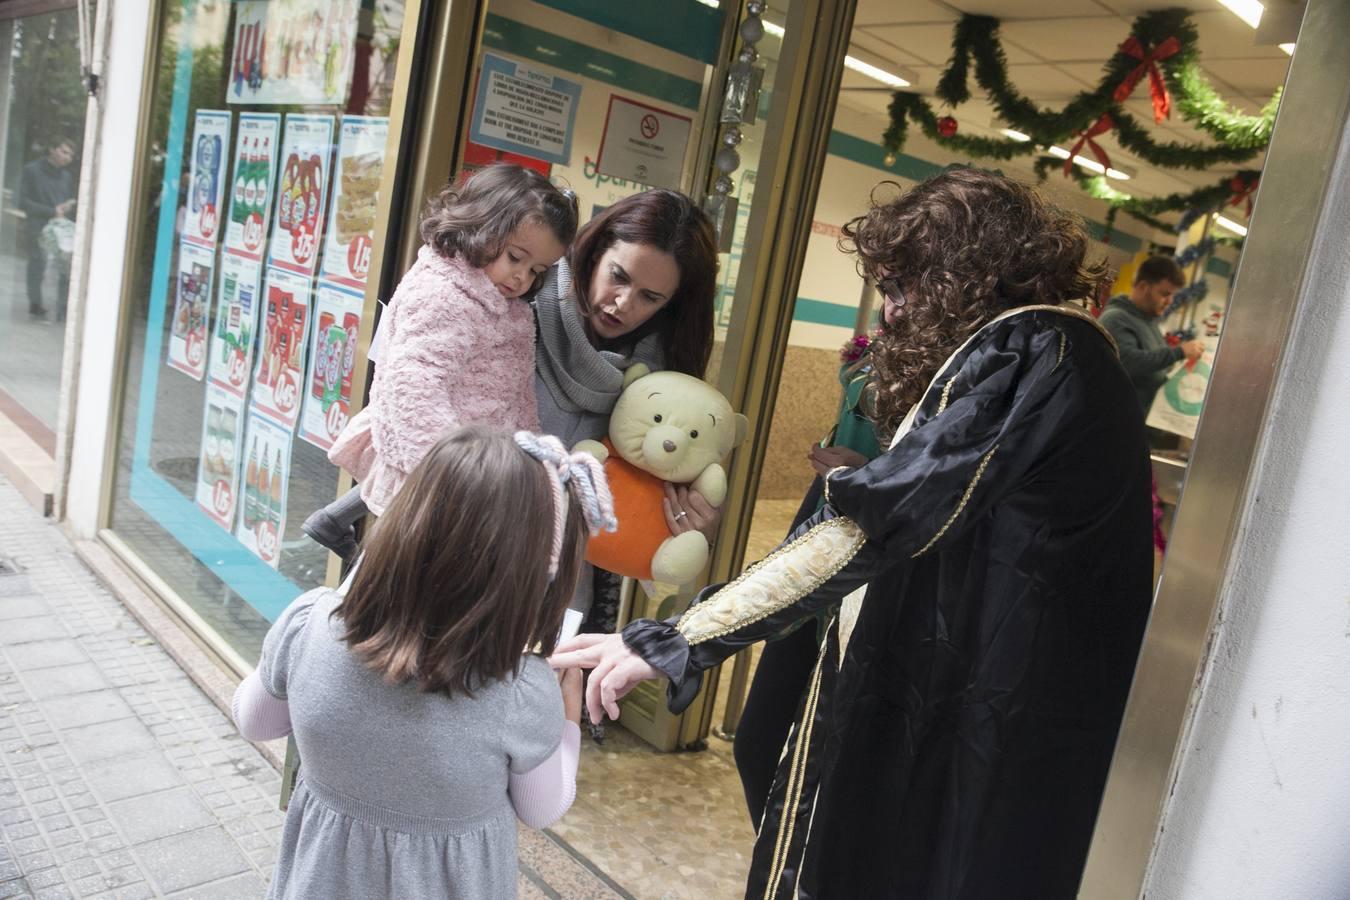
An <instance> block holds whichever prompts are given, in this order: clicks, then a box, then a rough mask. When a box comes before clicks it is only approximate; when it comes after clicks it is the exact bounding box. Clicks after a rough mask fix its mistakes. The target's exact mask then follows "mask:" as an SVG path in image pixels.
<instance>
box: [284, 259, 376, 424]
mask: <svg viewBox="0 0 1350 900" xmlns="http://www.w3.org/2000/svg"><path fill="white" fill-rule="evenodd" d="M364 300H365V297H364V295H363V294H362V293H360V292H358V291H357V290H356V289H354V288H351V287H348V286H347V285H346V284H345V283H340V282H337V281H334V280H329V279H327V278H320V279H319V286H318V288H317V289H316V290H315V292H314V315H313V321H314V333H313V334H312V335H311V336H310V354H309V356H310V359H309V368H308V369H307V370H306V373H305V379H304V381H302V382H301V383H300V390H301V392H302V393H303V394H304V400H303V406H304V408H303V410H302V411H301V413H300V428H299V436H300V439H301V440H303V441H307V442H309V443H311V444H313V445H314V446H316V447H319V448H322V449H324V450H327V449H329V448H330V447H332V446H333V442H334V441H335V440H337V437H338V435H340V434H341V433H342V429H343V428H346V427H347V421H348V419H349V418H350V416H351V403H352V384H353V381H354V380H355V378H356V373H355V372H354V371H353V370H354V367H355V365H356V351H357V345H358V344H359V343H360V340H361V311H362V307H363V305H364Z"/></svg>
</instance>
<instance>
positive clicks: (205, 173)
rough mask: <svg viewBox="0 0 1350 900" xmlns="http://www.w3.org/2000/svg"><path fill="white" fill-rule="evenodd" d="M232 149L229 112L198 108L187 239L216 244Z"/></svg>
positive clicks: (185, 230)
mask: <svg viewBox="0 0 1350 900" xmlns="http://www.w3.org/2000/svg"><path fill="white" fill-rule="evenodd" d="M229 148H230V113H229V111H228V110H218V109H201V110H198V111H197V115H196V119H195V121H194V123H193V128H192V144H191V153H192V161H191V166H190V169H189V174H188V194H187V209H186V210H185V212H184V216H183V240H185V241H190V242H191V243H194V244H200V245H201V246H203V247H210V248H212V249H214V248H215V246H216V239H217V238H218V237H219V235H220V214H221V207H222V205H223V202H224V196H225V154H226V153H228V152H229Z"/></svg>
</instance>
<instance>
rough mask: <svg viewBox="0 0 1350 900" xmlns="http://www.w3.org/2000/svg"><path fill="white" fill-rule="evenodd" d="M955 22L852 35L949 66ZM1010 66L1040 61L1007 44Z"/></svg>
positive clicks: (876, 29) (881, 28)
mask: <svg viewBox="0 0 1350 900" xmlns="http://www.w3.org/2000/svg"><path fill="white" fill-rule="evenodd" d="M954 27H955V20H953V21H952V22H950V23H948V24H945V25H937V24H933V25H875V26H869V27H866V28H855V29H854V30H853V34H854V37H855V40H856V38H857V35H859V34H863V35H867V36H869V37H871V38H872V39H874V40H881V41H885V42H886V43H888V44H890V45H892V46H894V47H898V48H900V49H901V50H904V51H905V52H907V53H909V54H911V55H913V56H915V57H917V58H919V59H922V60H923V61H924V62H927V63H930V64H932V65H941V66H944V67H945V66H946V65H947V60H948V59H949V58H950V57H951V55H952V29H953V28H954ZM1004 50H1005V52H1006V53H1007V56H1008V62H1009V63H1035V62H1041V61H1042V60H1041V58H1040V57H1039V56H1036V55H1034V54H1031V53H1028V52H1027V51H1026V50H1024V49H1022V48H1021V47H1020V46H1017V45H1010V44H1005V45H1004Z"/></svg>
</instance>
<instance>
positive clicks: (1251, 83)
mask: <svg viewBox="0 0 1350 900" xmlns="http://www.w3.org/2000/svg"><path fill="white" fill-rule="evenodd" d="M1280 56H1281V57H1283V58H1282V59H1244V60H1232V59H1206V60H1205V61H1204V70H1205V72H1206V73H1207V74H1208V75H1210V76H1211V77H1212V78H1213V79H1216V80H1218V81H1223V82H1225V83H1227V84H1230V85H1232V86H1233V87H1234V88H1236V89H1237V90H1238V91H1239V92H1240V93H1243V94H1253V95H1257V96H1259V95H1260V94H1266V95H1267V97H1269V95H1270V94H1272V93H1274V92H1275V88H1277V87H1279V86H1280V85H1282V84H1284V76H1285V73H1287V72H1288V71H1289V57H1287V56H1285V55H1284V54H1283V53H1281V54H1280ZM1215 87H1216V89H1217V88H1218V85H1215Z"/></svg>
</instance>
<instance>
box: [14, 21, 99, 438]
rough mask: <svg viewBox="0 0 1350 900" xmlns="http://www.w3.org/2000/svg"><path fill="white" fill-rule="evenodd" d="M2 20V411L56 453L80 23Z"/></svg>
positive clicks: (79, 120) (79, 126)
mask: <svg viewBox="0 0 1350 900" xmlns="http://www.w3.org/2000/svg"><path fill="white" fill-rule="evenodd" d="M28 8H29V11H30V12H31V10H32V9H33V5H32V4H28ZM4 16H5V12H4V10H3V9H0V174H2V176H3V178H2V179H0V181H2V183H3V198H2V201H0V298H2V299H0V321H3V325H0V414H4V415H6V416H8V417H10V418H13V419H16V420H18V421H19V424H20V425H21V426H27V427H26V428H25V430H26V431H30V432H32V437H33V438H34V439H35V440H37V442H38V443H39V444H40V445H43V446H44V447H46V449H47V450H48V452H54V449H55V430H56V408H57V396H58V394H59V392H60V386H61V357H62V349H63V345H64V331H65V329H64V328H63V327H62V323H63V322H64V321H65V311H66V297H67V294H68V293H69V287H70V259H71V250H72V248H73V246H74V240H75V212H76V210H75V197H76V194H77V192H78V189H79V179H80V149H81V145H82V143H83V137H84V112H85V92H84V87H83V85H82V84H81V82H80V42H79V38H78V24H77V18H78V17H77V14H76V11H75V9H74V8H73V7H71V8H67V9H60V10H57V11H54V12H43V13H36V14H31V15H26V16H22V17H18V18H4Z"/></svg>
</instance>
